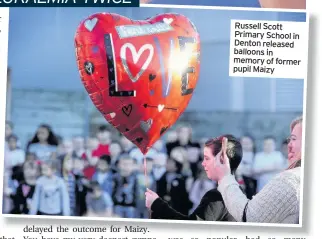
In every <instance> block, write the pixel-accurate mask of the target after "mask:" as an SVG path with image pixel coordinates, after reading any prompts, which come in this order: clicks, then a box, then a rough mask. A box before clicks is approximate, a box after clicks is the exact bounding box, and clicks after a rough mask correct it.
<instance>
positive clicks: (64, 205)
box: [60, 180, 70, 216]
mask: <svg viewBox="0 0 322 239" xmlns="http://www.w3.org/2000/svg"><path fill="white" fill-rule="evenodd" d="M60 185H61V194H62V202H61V203H62V208H63V216H70V205H69V195H68V190H67V186H66V184H65V182H64V181H63V180H61V181H60Z"/></svg>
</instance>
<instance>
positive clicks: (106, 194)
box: [3, 122, 287, 218]
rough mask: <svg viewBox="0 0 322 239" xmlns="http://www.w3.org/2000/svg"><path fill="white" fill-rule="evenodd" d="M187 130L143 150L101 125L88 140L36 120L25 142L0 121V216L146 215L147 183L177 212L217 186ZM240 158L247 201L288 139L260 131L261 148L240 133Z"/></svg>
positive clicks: (282, 158) (283, 160)
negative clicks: (0, 128)
mask: <svg viewBox="0 0 322 239" xmlns="http://www.w3.org/2000/svg"><path fill="white" fill-rule="evenodd" d="M192 130H193V129H192V128H191V127H189V126H187V125H182V126H180V127H178V128H177V129H176V130H171V131H169V132H167V134H166V137H165V138H164V139H160V140H159V141H157V142H156V143H155V144H154V147H153V148H151V149H150V150H149V152H148V153H147V155H146V156H145V158H146V170H147V177H145V174H144V155H143V154H142V153H141V152H140V151H139V149H138V148H137V147H136V146H134V145H133V144H132V143H131V142H130V141H129V140H127V139H126V138H125V137H124V136H122V135H120V134H115V133H114V134H113V133H112V132H113V130H111V129H110V128H109V126H108V125H101V126H99V127H98V129H97V131H96V134H95V137H89V138H84V137H82V136H75V137H73V138H70V139H67V138H61V137H60V136H59V135H56V134H55V132H54V129H53V128H52V127H51V126H50V125H46V124H42V125H40V126H39V127H38V128H37V130H36V132H35V134H34V136H33V137H32V138H31V139H30V141H29V142H28V143H27V145H21V143H20V141H19V136H18V132H15V130H14V125H12V123H11V122H7V123H6V145H5V185H4V197H5V200H4V208H3V210H4V213H11V214H38V215H39V214H45V215H57V214H58V215H70V216H96V217H97V216H101V217H122V218H148V217H149V213H148V211H147V209H146V207H145V195H144V193H145V190H146V187H148V188H150V189H151V190H154V191H155V192H157V194H158V195H159V196H160V197H162V198H163V199H165V200H166V201H168V202H169V203H170V205H171V206H172V207H173V208H175V209H176V210H178V211H179V212H181V213H183V214H188V213H189V212H191V211H192V210H194V208H195V207H196V206H197V205H198V204H199V203H200V200H201V198H202V197H203V196H204V194H205V193H206V192H207V191H208V190H210V189H212V188H215V187H216V182H212V181H210V180H209V179H207V176H206V174H205V172H204V170H203V168H202V166H201V162H202V160H203V143H204V142H205V139H201V140H199V141H193V139H192ZM240 140H241V142H242V146H243V151H244V155H243V160H242V163H241V165H240V167H239V168H238V173H237V175H236V177H237V179H238V182H239V183H240V185H241V187H242V188H243V189H244V190H245V193H246V194H247V197H249V198H251V197H252V196H253V195H255V194H256V193H257V192H258V191H260V190H261V189H262V188H263V186H264V185H265V184H266V183H267V182H268V181H269V180H270V179H271V178H272V177H273V176H274V175H276V174H277V173H279V172H280V171H282V170H284V169H285V168H286V167H287V141H283V143H282V144H281V145H277V144H276V140H275V138H274V137H273V136H266V137H264V140H263V145H262V149H261V150H257V149H256V147H255V144H254V140H255V139H254V138H252V136H251V135H243V136H242V137H241V138H240Z"/></svg>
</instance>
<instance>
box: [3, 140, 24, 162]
mask: <svg viewBox="0 0 322 239" xmlns="http://www.w3.org/2000/svg"><path fill="white" fill-rule="evenodd" d="M7 140H8V151H7V157H8V158H7V160H8V162H9V163H10V165H11V167H15V166H20V165H22V164H23V162H24V161H25V151H24V150H22V149H20V148H19V147H18V145H17V142H18V137H17V136H16V135H13V134H11V135H10V136H9V137H8V139H7Z"/></svg>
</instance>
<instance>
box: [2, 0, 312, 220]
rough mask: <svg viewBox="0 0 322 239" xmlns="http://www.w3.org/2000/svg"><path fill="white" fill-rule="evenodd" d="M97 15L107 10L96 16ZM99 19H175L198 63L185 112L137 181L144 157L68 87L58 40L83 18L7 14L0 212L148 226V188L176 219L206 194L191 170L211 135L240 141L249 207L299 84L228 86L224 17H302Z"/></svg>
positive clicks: (66, 56) (297, 16) (282, 161)
mask: <svg viewBox="0 0 322 239" xmlns="http://www.w3.org/2000/svg"><path fill="white" fill-rule="evenodd" d="M249 1H252V0H249ZM100 11H102V12H104V11H106V8H101V9H96V10H95V12H100ZM108 11H109V12H113V13H117V14H121V15H123V16H126V17H129V18H132V19H146V18H148V17H151V16H155V15H156V14H160V13H166V12H176V13H179V14H183V15H185V16H187V17H188V18H189V19H190V20H191V21H192V22H193V23H194V25H196V27H197V28H198V32H199V34H200V36H202V38H201V49H202V50H201V51H202V52H201V62H202V64H201V66H200V78H199V82H198V85H197V87H196V89H195V91H194V95H193V97H192V99H191V101H190V102H189V106H188V107H187V109H186V111H185V112H184V113H183V114H182V115H181V117H180V118H179V119H178V121H177V123H176V124H175V125H174V126H173V127H172V128H171V129H170V130H169V131H167V133H166V134H165V135H163V137H162V138H161V139H160V140H159V141H158V142H156V143H155V144H154V147H153V148H152V149H150V151H149V153H148V154H147V155H146V161H147V165H146V168H147V173H148V177H145V175H144V170H143V169H144V167H143V166H144V164H143V162H144V160H143V155H142V154H141V153H140V151H139V150H138V149H137V148H136V147H135V146H134V145H133V144H132V143H131V142H129V141H128V140H127V139H126V138H124V137H122V135H119V133H118V132H117V131H116V130H115V129H114V128H112V127H110V125H107V124H106V121H105V119H104V118H103V117H102V115H101V114H100V113H99V112H98V111H97V110H96V108H95V107H94V106H93V103H92V102H91V101H90V99H89V97H88V94H87V92H85V90H84V87H83V85H82V84H81V82H80V79H79V72H78V70H77V67H76V62H75V51H74V48H73V47H72V46H71V45H70V44H69V43H66V42H73V39H74V34H75V29H76V27H77V26H78V25H79V23H80V21H81V20H83V19H84V17H87V16H89V15H91V14H93V10H92V9H91V8H79V9H77V11H76V10H75V9H69V8H46V9H45V8H44V9H36V8H30V9H20V8H15V9H12V10H10V23H9V24H10V26H9V28H10V33H9V50H8V64H9V65H10V67H12V69H13V70H12V72H11V71H10V70H9V69H8V81H7V102H6V103H7V106H6V110H7V113H6V118H7V123H6V136H5V137H6V145H5V159H4V165H5V166H4V167H5V170H4V177H5V178H4V179H5V180H4V190H3V193H4V199H5V200H4V201H3V212H4V213H11V214H63V215H74V216H84V217H85V216H103V217H124V218H125V217H135V218H147V217H149V213H148V212H147V210H146V208H145V198H144V192H145V190H146V187H149V188H150V189H152V190H154V191H155V192H157V194H159V196H160V197H162V198H163V199H165V200H167V201H168V202H169V203H170V205H171V206H172V207H174V208H175V209H176V210H177V211H180V212H182V213H184V214H187V213H189V212H191V211H192V210H193V209H194V208H195V207H196V205H198V204H199V202H200V199H201V198H202V196H203V195H204V193H205V192H207V191H208V190H209V189H212V188H215V187H216V182H211V181H209V180H208V179H207V177H206V175H205V173H204V170H203V169H202V167H201V162H202V159H203V144H204V142H205V139H206V138H210V137H216V136H219V135H222V134H233V135H234V136H235V137H238V138H240V140H241V142H242V146H243V150H244V157H243V160H242V163H241V165H240V167H239V168H238V173H237V175H236V176H237V177H238V182H239V183H240V185H241V187H243V188H244V190H245V193H246V194H247V196H248V197H249V198H250V197H251V196H253V195H255V194H256V193H257V192H258V191H260V190H261V189H262V187H263V186H264V185H265V184H266V183H267V182H268V181H269V180H270V179H271V178H272V177H273V176H274V175H275V174H277V173H278V172H280V171H281V170H283V169H284V168H285V167H286V165H287V162H286V142H285V139H286V137H287V136H288V135H289V123H290V122H291V121H292V119H294V118H295V117H296V116H298V115H301V114H302V111H303V89H304V81H303V80H301V79H276V78H245V77H230V76H229V75H228V72H229V52H230V34H231V33H230V24H231V19H244V20H272V21H305V20H306V15H305V14H304V13H292V12H273V11H265V12H263V11H237V10H206V9H179V8H175V9H171V8H109V9H108ZM39 18H41V19H42V21H39ZM204 19H208V21H209V22H211V23H212V24H204ZM25 25H32V26H35V27H34V28H33V29H30V28H26V27H23V26H25ZM214 33H215V34H214ZM218 33H220V34H218ZM21 36H24V38H23V40H22V38H21ZM30 43H32V44H30ZM17 52H19V54H17ZM44 53H45V54H44ZM214 66H215V67H214ZM10 76H11V77H10ZM11 78H12V79H11ZM43 123H45V124H43ZM36 185H37V186H36Z"/></svg>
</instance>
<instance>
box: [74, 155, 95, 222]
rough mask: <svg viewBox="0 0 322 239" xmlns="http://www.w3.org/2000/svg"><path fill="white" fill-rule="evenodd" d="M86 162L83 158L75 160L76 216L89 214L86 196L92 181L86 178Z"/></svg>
mask: <svg viewBox="0 0 322 239" xmlns="http://www.w3.org/2000/svg"><path fill="white" fill-rule="evenodd" d="M84 168H85V161H84V160H83V159H81V158H75V159H74V167H73V174H74V176H75V186H76V188H75V197H76V198H75V200H76V207H75V216H84V215H85V214H86V212H87V204H86V196H87V194H88V190H89V189H90V187H91V185H90V181H89V180H87V179H86V178H85V176H84V173H83V171H84Z"/></svg>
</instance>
